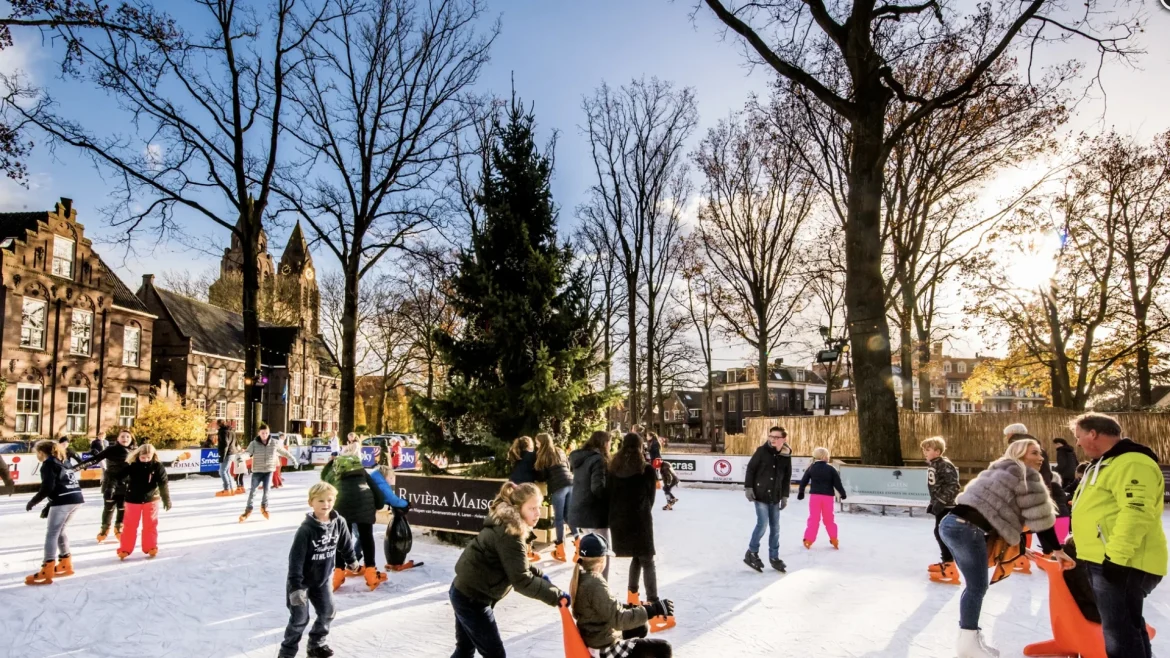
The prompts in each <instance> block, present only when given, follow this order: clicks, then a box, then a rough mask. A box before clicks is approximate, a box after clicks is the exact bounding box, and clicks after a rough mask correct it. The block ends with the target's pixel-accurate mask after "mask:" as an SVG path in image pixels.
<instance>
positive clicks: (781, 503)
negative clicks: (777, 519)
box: [780, 498, 788, 509]
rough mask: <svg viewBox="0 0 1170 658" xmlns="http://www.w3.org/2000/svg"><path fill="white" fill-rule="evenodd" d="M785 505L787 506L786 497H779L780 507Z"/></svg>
mask: <svg viewBox="0 0 1170 658" xmlns="http://www.w3.org/2000/svg"><path fill="white" fill-rule="evenodd" d="M785 507H788V499H787V498H781V499H780V509H784V508H785Z"/></svg>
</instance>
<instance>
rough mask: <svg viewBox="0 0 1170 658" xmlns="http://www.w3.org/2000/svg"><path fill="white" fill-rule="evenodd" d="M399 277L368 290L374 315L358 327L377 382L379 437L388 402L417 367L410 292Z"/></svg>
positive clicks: (378, 282) (380, 281)
mask: <svg viewBox="0 0 1170 658" xmlns="http://www.w3.org/2000/svg"><path fill="white" fill-rule="evenodd" d="M403 284H404V282H403V281H402V280H400V279H398V278H396V277H392V276H389V275H385V274H384V275H382V276H380V277H378V279H377V280H376V281H375V282H374V285H372V286H367V294H366V295H363V297H367V298H370V300H371V301H370V306H371V311H372V312H371V315H370V317H369V319H368V320H367V321H366V322H364V323H361V324H360V325H359V327H360V331H361V334H362V340H361V342H363V343H365V344H366V345H368V346H369V358H368V360H369V362H370V365H371V366H372V367H371V368H370V370H369V374H371V375H374V376H376V377H377V378H378V382H379V384H378V399H377V401H376V403H375V405H374V408H375V410H376V413H377V419H376V420H375V422H374V423H373V426H374V428H375V431H376V432H377V433H378V434H381V433H382V432H384V431H386V430H385V427H384V421H385V417H386V398H387V397H388V396H389V395H390V394H391V392H392V391H394V389H396V388H398V387H399V386H400V385H401V384H402V383H403V381H404V380H405V378H406V377H407V375H408V373H409V372H410V370H411V368H412V367H413V366H414V365H415V352H416V345H417V343H416V340H415V334H414V331H413V325H412V324H411V321H410V319H409V318H408V315H409V314H410V313H412V312H413V309H412V308H411V307H410V304H409V301H408V300H409V298H410V292H409V291H408V290H407V289H406V288H405V287H404V285H403Z"/></svg>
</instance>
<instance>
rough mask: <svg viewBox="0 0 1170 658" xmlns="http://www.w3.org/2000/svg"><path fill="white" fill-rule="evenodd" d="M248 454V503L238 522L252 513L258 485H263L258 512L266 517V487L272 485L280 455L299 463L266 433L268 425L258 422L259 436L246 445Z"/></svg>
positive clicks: (245, 519) (246, 518)
mask: <svg viewBox="0 0 1170 658" xmlns="http://www.w3.org/2000/svg"><path fill="white" fill-rule="evenodd" d="M248 455H249V456H251V457H252V484H251V486H250V487H249V488H248V503H247V505H246V506H245V507H244V513H243V514H241V515H240V523H243V522H244V521H247V520H248V517H249V516H251V515H252V499H253V497H254V496H255V495H256V489H257V488H258V487H261V486H263V487H264V494H263V495H262V496H261V497H260V513H261V514H263V515H264V518H266V519H267V518H268V489H269V488H270V487H271V486H272V471H274V470H276V464H277V460H279V459H280V457H281V455H283V456H285V457H288V460H289V462H291V463H293V464H296V463H299V462H298V460H297V456H296V455H294V454H292V453H291V452H289V451H288V450H285V449H284V446H283V445H281V443H280V441H278V440H276V439H273V438H272V437H271V436H269V434H268V425H267V424H265V423H260V431H259V436H257V437H256V438H255V439H253V440H252V443H251V444H249V445H248Z"/></svg>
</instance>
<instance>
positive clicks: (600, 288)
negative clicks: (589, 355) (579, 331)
mask: <svg viewBox="0 0 1170 658" xmlns="http://www.w3.org/2000/svg"><path fill="white" fill-rule="evenodd" d="M574 242H575V250H576V252H577V253H578V254H579V255H580V256H581V257H583V258H584V259H585V263H586V267H585V276H586V278H587V279H588V280H589V282H590V291H591V292H592V302H591V303H592V306H593V309H594V316H595V317H596V320H597V327H598V332H597V336H596V339H597V340H598V341H600V343H601V344H600V345H594V349H595V350H597V351H598V352H599V353H600V354H601V356H602V359H603V360H604V362H605V369H604V371H603V375H602V377H603V380H602V383H603V386H604V388H607V389H608V388H609V387H610V385H611V384H612V383H613V364H614V359H615V358H616V357H617V354H618V350H619V348H620V343H621V335H620V334H621V328H620V327H619V323H620V321H621V319H622V314H623V313H624V312H625V306H626V296H625V295H626V291H625V285H624V279H623V278H622V272H621V267H620V264H619V263H618V258H617V252H616V249H617V246H616V245H615V244H614V243H613V240H612V238H611V236H610V235H609V233H607V232H606V231H605V230H604V227H600V226H597V225H596V224H592V223H586V224H583V225H582V226H581V227H580V228H579V229H578V230H577V234H576V237H575V240H574Z"/></svg>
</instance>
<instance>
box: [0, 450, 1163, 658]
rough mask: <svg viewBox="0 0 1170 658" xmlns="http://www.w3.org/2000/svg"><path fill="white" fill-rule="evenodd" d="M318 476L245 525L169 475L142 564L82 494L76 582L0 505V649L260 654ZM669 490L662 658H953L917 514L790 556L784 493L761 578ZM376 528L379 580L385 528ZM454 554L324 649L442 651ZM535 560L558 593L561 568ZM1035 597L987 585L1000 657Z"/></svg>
mask: <svg viewBox="0 0 1170 658" xmlns="http://www.w3.org/2000/svg"><path fill="white" fill-rule="evenodd" d="M317 477H318V475H317V473H313V472H304V473H294V474H287V475H285V483H286V486H285V487H284V488H282V489H279V490H276V491H274V492H273V495H272V502H271V505H270V511H271V513H272V518H271V520H267V521H266V520H264V518H263V517H262V516H260V515H259V514H258V513H257V514H255V515H253V517H252V518H251V519H249V521H248V522H247V523H244V524H239V523H237V522H236V517H237V516H238V515H239V514H240V512H242V511H243V507H244V497H242V496H235V497H232V498H215V497H214V496H213V494H214V492H215V491H216V490H217V489H218V487H219V481H218V479H216V478H210V477H197V478H193V479H188V480H178V481H175V482H173V483H172V489H171V491H172V494H171V495H172V497H173V500H174V508H173V509H172V510H171V511H170V512H164V513H162V514H161V519H160V540H159V544H160V552H159V555H158V557H157V558H155V559H154V560H148V559H146V557H145V556H144V555H143V554H142V553H141V552H137V553H135V554H134V555H132V556H131V557H130V558H128V559H127V560H126V561H125V562H119V561H118V559H117V557H116V556H115V554H114V551H115V547H116V543H114V542H112V541H107V542H106V543H105V544H101V545H99V544H97V543H95V541H94V537H95V535H96V534H97V531H98V523H99V518H100V512H101V502H100V494H99V492H98V490H97V489H86V490H85V495H86V500H87V502H86V504H85V505H84V506H83V507H82V509H81V510H80V511H79V512H78V513H77V515H76V516H75V517H74V520H73V522H72V523H71V525H70V527H69V536H70V539H71V541H72V544H73V546H72V551H73V557H74V568H75V570H76V571H77V573H76V575H74V576H71V577H68V578H63V579H58V580H56V581H54V583H53V584H52V585H49V586H41V587H29V586H26V585H25V584H24V577H25V576H26V575H28V574H30V573H33V572H34V571H36V569H37V568H38V567H39V565H40V560H41V554H42V545H43V541H44V530H45V521H44V520H42V519H40V518H39V517H38V516H37V514H36V512H35V511H34V512H25V511H24V505H25V503H26V502H27V501H28V500H29V498H30V497H31V494H18V495H16V496H13V497H12V498H0V538H2V540H0V637H2V638H3V640H2V641H3V649H2V650H0V655H3V656H12V657H14V658H17V657H19V658H23V657H37V658H47V657H50V656H111V657H113V656H117V657H120V658H121V657H129V656H151V657H162V656H181V657H183V658H204V657H217V658H218V657H226V656H249V657H252V656H255V657H260V656H265V657H270V656H275V655H276V653H277V647H278V645H279V643H280V639H281V637H282V634H283V630H284V625H285V622H286V621H287V619H288V612H287V609H286V607H285V604H284V587H285V585H284V579H285V573H286V571H287V568H288V549H289V545H290V542H291V541H292V537H293V531H294V529H295V527H296V526H297V525H298V524H299V523H300V522H301V519H302V518H303V516H304V514H305V512H307V511H308V507H307V506H306V504H305V492H306V489H307V486H308V484H309V483H310V482H312V481H315V480H316V479H317ZM257 495H259V494H257ZM677 495H678V496H679V498H680V501H679V503H678V504H677V505H676V507H675V509H674V511H671V512H664V511H662V510H661V505H662V501H661V495H660V496H659V498H660V500H659V505H658V506H657V507H656V510H655V519H654V521H655V539H656V543H657V550H658V572H659V575H658V579H659V588H660V590H661V595H662V596H663V597H664V598H670V599H673V600H674V602H675V608H676V613H677V619H678V626H677V627H676V628H674V629H672V630H669V631H667V632H665V633H662V634H660V635H658V636H657V637H662V638H664V639H669V640H670V641H671V642H672V644H673V645H674V647H675V655H676V656H683V657H688V658H713V657H719V656H728V657H731V656H735V657H747V656H769V657H776V656H783V657H789V658H803V657H808V658H829V657H837V656H841V657H863V656H864V657H879V656H880V657H889V658H899V657H910V656H913V657H921V658H928V657H929V658H940V657H946V656H953V655H954V652H953V643H954V639H955V634H956V632H957V629H958V614H959V613H958V604H959V592H960V591H961V590H960V588H958V587H954V586H947V585H938V584H933V583H930V582H929V581H928V580H927V578H926V565H927V564H928V563H930V562H932V561H937V559H938V555H937V548H936V546H935V544H934V539H933V537H932V534H931V530H932V523H931V520H930V519H928V518H923V517H922V516H921V515H916V516H915V518H908V517H906V516H905V515H904V513H903V514H901V515H898V516H889V517H881V516H878V515H874V514H862V513H859V514H848V513H845V514H839V515H838V517H837V518H838V524H839V526H840V533H841V550H840V551H834V550H833V549H832V548H831V547H830V546H829V543H828V540H827V538H826V537H825V536H824V534H823V529H822V534H821V536H820V538H819V541H818V542H817V543H816V544H815V545H814V546H813V549H812V550H811V551H806V550H805V549H804V547H803V546H802V545H801V543H800V541H801V534H802V533H803V530H804V524H805V518H806V512H807V508H806V505H805V503H804V502H800V501H797V500H796V498H795V495H793V498H792V504H791V505H790V506H789V507H788V509H787V510H785V511H784V512H782V513H781V526H782V530H781V557H782V558H783V559H784V560H785V561H786V562H787V563H788V574H787V575H781V574H779V573H777V572H774V571H772V570H770V569H768V570H766V571H765V572H764V573H762V574H759V573H756V572H754V571H751V570H750V569H748V568H747V567H746V566H744V564H743V563H742V561H741V560H742V557H743V552H744V550H745V549H746V544H747V541H748V535H749V533H750V532H751V528H752V525H753V522H754V514H753V511H752V508H751V505H749V504H748V503H747V502H746V501H745V500H744V497H743V494H742V493H741V492H740V491H739V490H729V489H697V488H680V489H679V490H677ZM258 506H259V501H257V507H258ZM375 531H376V532H377V533H378V564H379V568H381V566H380V565H382V564H383V563H384V556H383V555H382V546H381V533H382V532H383V531H384V527H381V526H379V527H377V528H376V529H375ZM111 540H112V536H111ZM766 552H767V551H766V548H765V550H764V551H762V553H764V555H763V557H765V558H766V557H767V555H766ZM547 554H548V553H547V552H546V553H545V555H547ZM458 556H459V549H457V548H454V547H451V546H447V545H443V544H440V543H438V542H436V541H435V540H434V539H432V538H430V537H427V536H424V535H423V534H422V533H421V532H420V531H416V533H415V543H414V551H413V553H412V554H411V558H412V559H414V560H416V561H418V560H423V561H425V562H426V565H425V566H424V567H421V568H418V569H414V570H411V571H407V572H404V573H398V574H390V578H389V581H388V582H387V583H385V584H383V585H382V586H381V587H379V588H378V589H377V590H376V591H374V592H370V591H368V590H367V589H366V587H365V585H364V583H363V582H360V581H359V579H351V580H349V581H348V582H347V583H346V584H345V585H344V586H343V587H342V588H341V590H340V591H339V592H337V593H336V594H335V595H334V596H335V603H336V606H337V609H338V613H337V618H336V619H335V621H334V623H333V628H332V632H331V633H330V636H329V642H328V643H329V645H330V646H331V647H332V648H333V649H334V650H335V651H336V654H337V656H339V657H349V656H355V657H362V658H365V657H371V658H372V657H374V656H393V657H395V658H406V657H423V656H427V657H439V656H442V657H446V656H449V655H450V654H451V650H452V648H453V646H454V644H453V643H454V630H453V623H454V622H453V617H452V615H451V610H450V606H449V604H448V602H447V589H448V587H449V586H450V584H451V580H452V578H453V575H454V572H453V569H454V564H455V560H456V559H457V558H458ZM627 563H628V560H622V559H617V560H615V564H614V567H613V570H612V573H611V577H610V581H611V583H613V589H614V591H615V593H616V594H617V595H618V596H619V598H621V599H624V598H625V583H626V574H627ZM540 566H541V567H542V568H544V569H545V570H546V571H547V572H548V573H549V575H550V576H551V577H552V579H553V581H554V582H556V583H557V584H558V585H560V586H562V587H564V588H567V587H568V584H569V575H570V572H569V566H568V565H565V564H561V563H558V562H554V561H552V560H545V561H543V562H541V563H540ZM1047 598H1048V597H1047V582H1046V580H1045V577H1044V575H1043V574H1042V573H1041V572H1040V571H1039V570H1036V571H1035V573H1034V574H1033V575H1021V574H1017V575H1013V576H1012V577H1010V578H1008V579H1007V580H1006V581H1004V582H1002V583H999V584H997V585H993V586H992V588H991V591H990V592H989V594H988V597H987V600H986V602H985V604H984V609H983V610H984V612H983V626H984V629H985V632H986V634H987V636H988V637H989V638H990V641H991V643H992V644H993V645H994V646H996V647H997V648H999V649H1000V651H1001V653H1002V655H1003V656H1020V655H1022V649H1023V647H1024V645H1025V644H1028V643H1030V642H1035V641H1039V640H1044V639H1047V638H1048V637H1049V630H1048V603H1047ZM1146 610H1147V619H1148V621H1149V622H1150V623H1151V624H1152V625H1153V626H1155V627H1156V628H1158V629H1165V631H1166V632H1167V634H1170V621H1168V618H1170V584H1163V585H1162V587H1161V588H1160V589H1159V590H1157V591H1156V592H1155V593H1154V595H1153V596H1152V597H1151V598H1150V599H1149V601H1148V603H1147V606H1146ZM496 614H497V616H498V620H499V625H500V629H501V631H502V633H503V636H504V640H505V644H506V645H507V647H508V654H509V655H510V656H540V657H555V656H559V655H564V654H563V649H562V645H561V624H560V617H559V615H558V613H557V611H556V610H555V609H553V608H550V607H547V606H545V605H543V604H541V603H538V602H536V601H533V600H530V599H526V598H524V597H522V596H520V595H518V594H515V593H513V594H511V595H509V596H508V597H507V598H505V599H504V600H503V601H502V602H501V603H500V604H499V605H498V606H497V607H496ZM304 647H305V644H304V642H302V645H301V654H300V655H302V656H303V655H304ZM1154 650H1155V653H1159V654H1162V655H1170V640H1164V639H1163V637H1162V636H1159V638H1158V639H1157V640H1155V642H1154Z"/></svg>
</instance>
